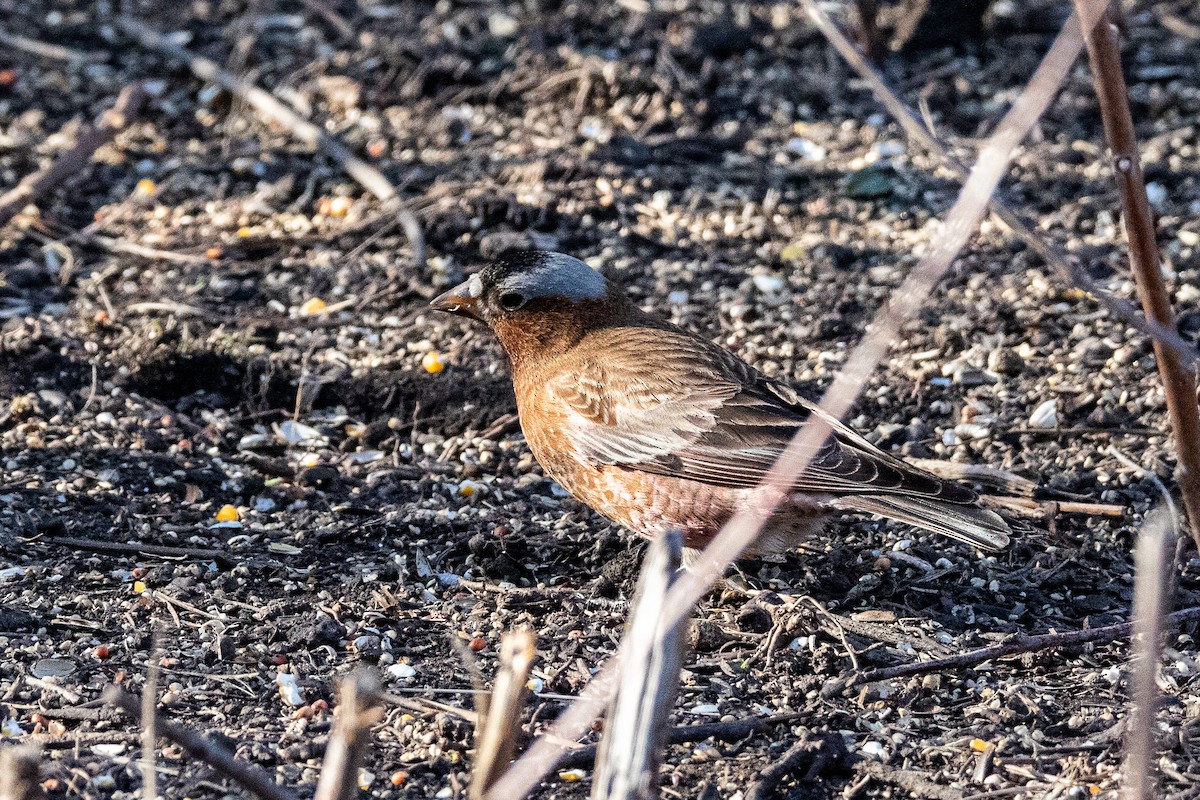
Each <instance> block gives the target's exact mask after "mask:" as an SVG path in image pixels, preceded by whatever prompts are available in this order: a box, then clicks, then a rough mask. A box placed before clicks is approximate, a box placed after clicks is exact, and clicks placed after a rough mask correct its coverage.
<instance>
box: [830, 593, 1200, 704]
mask: <svg viewBox="0 0 1200 800" xmlns="http://www.w3.org/2000/svg"><path fill="white" fill-rule="evenodd" d="M1196 620H1200V607H1198V608H1185V609H1184V610H1182V611H1176V612H1175V613H1174V614H1171V615H1170V616H1168V617H1167V621H1168V622H1170V623H1172V624H1178V623H1181V622H1195V621H1196ZM1131 633H1133V623H1132V622H1120V623H1117V624H1116V625H1105V626H1104V627H1101V628H1086V629H1084V630H1081V631H1066V632H1064V633H1043V634H1038V635H1036V636H1026V635H1024V634H1017V635H1015V636H1012V637H1010V638H1009V639H1007V640H1006V641H1003V642H1001V643H1000V644H994V645H991V646H990V647H980V648H978V649H976V650H968V651H967V652H965V653H958V654H956V655H953V656H946V657H945V658H934V659H930V660H929V661H920V662H917V663H915V664H900V665H899V666H895V667H880V668H879V669H872V670H867V671H866V672H859V673H856V674H853V675H848V676H846V677H845V678H838V679H836V680H832V681H830V682H829V683H827V684H825V685H824V686H823V687H822V688H821V696H822V697H827V698H828V697H834V696H835V695H837V694H839V693H841V692H844V691H846V690H847V689H853V688H854V687H856V686H862V685H864V684H868V683H877V682H879V681H890V680H896V679H898V678H911V677H913V676H914V675H927V674H929V673H930V672H941V671H942V670H960V669H967V668H969V667H975V666H978V665H979V664H982V663H983V662H985V661H992V660H993V659H997V658H1006V657H1008V656H1018V655H1022V654H1024V653H1037V652H1040V651H1042V650H1052V649H1054V648H1058V647H1073V646H1076V645H1081V644H1087V643H1088V642H1113V641H1116V640H1117V639H1121V638H1123V637H1125V636H1129V635H1130V634H1131Z"/></svg>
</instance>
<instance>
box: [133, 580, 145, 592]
mask: <svg viewBox="0 0 1200 800" xmlns="http://www.w3.org/2000/svg"><path fill="white" fill-rule="evenodd" d="M144 591H146V582H145V581H134V582H133V593H134V594H141V593H142V592H144Z"/></svg>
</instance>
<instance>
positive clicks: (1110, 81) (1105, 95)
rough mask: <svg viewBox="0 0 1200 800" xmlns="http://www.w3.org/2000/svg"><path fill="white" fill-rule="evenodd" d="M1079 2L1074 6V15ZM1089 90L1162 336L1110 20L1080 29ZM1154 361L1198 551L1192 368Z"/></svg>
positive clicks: (1146, 302)
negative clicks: (1093, 91)
mask: <svg viewBox="0 0 1200 800" xmlns="http://www.w3.org/2000/svg"><path fill="white" fill-rule="evenodd" d="M1081 2H1083V0H1075V5H1076V7H1077V8H1078V7H1079V5H1080V3H1081ZM1084 32H1085V40H1086V42H1087V51H1088V62H1089V63H1090V64H1091V68H1092V83H1093V84H1094V85H1095V87H1096V96H1097V98H1099V101H1100V116H1101V118H1102V119H1103V120H1104V136H1105V138H1106V139H1107V140H1108V148H1109V150H1110V151H1112V158H1113V174H1114V176H1115V177H1116V181H1117V187H1118V188H1119V189H1120V192H1121V216H1122V217H1123V218H1124V220H1125V234H1126V236H1128V238H1129V266H1130V268H1131V269H1132V270H1133V275H1134V278H1135V281H1134V282H1135V284H1136V285H1137V291H1138V296H1139V297H1140V298H1141V301H1142V308H1143V309H1144V310H1145V312H1146V316H1147V318H1149V319H1152V320H1154V321H1155V322H1157V323H1158V324H1159V325H1161V326H1162V327H1164V328H1168V329H1174V327H1175V314H1174V312H1173V311H1172V310H1171V298H1170V297H1169V296H1168V295H1167V287H1166V284H1164V282H1163V276H1162V269H1161V267H1160V265H1159V257H1158V242H1157V241H1156V240H1155V232H1154V217H1153V216H1152V215H1151V213H1150V201H1149V200H1148V199H1147V197H1146V181H1145V179H1144V178H1143V176H1142V165H1141V163H1140V161H1139V159H1138V148H1137V137H1136V135H1135V133H1134V130H1133V115H1132V113H1131V112H1130V110H1129V90H1128V89H1126V88H1125V76H1124V74H1123V73H1122V71H1121V50H1120V47H1119V46H1118V44H1117V31H1116V28H1115V26H1114V25H1113V24H1112V23H1111V20H1110V19H1109V18H1108V17H1101V18H1100V20H1099V21H1098V22H1097V24H1096V25H1093V26H1091V27H1089V28H1085V29H1084ZM1154 356H1155V360H1156V361H1157V363H1158V372H1159V375H1160V376H1161V377H1162V383H1163V392H1164V393H1165V394H1166V399H1167V413H1168V414H1169V415H1170V418H1171V429H1172V430H1173V431H1174V432H1175V451H1176V456H1177V466H1176V468H1175V480H1176V482H1177V483H1178V484H1179V489H1180V492H1181V493H1182V495H1183V507H1184V510H1185V511H1186V512H1187V518H1188V527H1190V528H1191V530H1192V540H1193V541H1194V542H1195V543H1196V547H1197V548H1200V406H1197V404H1196V381H1195V377H1194V376H1193V373H1192V365H1190V364H1184V362H1183V359H1181V358H1180V357H1179V355H1178V354H1177V353H1176V352H1175V351H1174V350H1172V349H1169V348H1166V347H1163V346H1162V344H1161V343H1160V342H1159V341H1158V340H1155V342H1154Z"/></svg>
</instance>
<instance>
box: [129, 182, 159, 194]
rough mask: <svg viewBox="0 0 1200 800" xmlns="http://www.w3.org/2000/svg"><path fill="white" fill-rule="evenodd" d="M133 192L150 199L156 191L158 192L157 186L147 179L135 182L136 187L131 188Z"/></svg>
mask: <svg viewBox="0 0 1200 800" xmlns="http://www.w3.org/2000/svg"><path fill="white" fill-rule="evenodd" d="M133 191H134V192H136V193H137V194H140V195H141V196H142V197H151V196H152V195H153V194H154V193H155V192H156V191H158V186H156V185H155V184H154V181H152V180H150V179H149V178H142V179H141V180H140V181H138V182H137V186H135V187H133Z"/></svg>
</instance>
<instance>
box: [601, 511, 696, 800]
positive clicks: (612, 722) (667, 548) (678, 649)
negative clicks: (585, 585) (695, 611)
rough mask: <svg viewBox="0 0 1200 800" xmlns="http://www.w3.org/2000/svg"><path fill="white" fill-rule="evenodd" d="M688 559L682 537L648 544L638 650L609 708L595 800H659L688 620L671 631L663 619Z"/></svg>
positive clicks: (633, 634) (634, 631)
mask: <svg viewBox="0 0 1200 800" xmlns="http://www.w3.org/2000/svg"><path fill="white" fill-rule="evenodd" d="M682 558H683V536H682V534H680V533H679V531H668V532H667V533H664V534H663V535H661V536H659V537H658V538H656V539H655V540H654V541H653V542H651V543H650V549H649V551H648V552H647V553H646V558H645V560H644V561H643V562H642V574H641V577H640V578H639V579H638V590H637V598H636V600H635V601H634V606H633V613H632V615H631V616H630V619H629V623H628V625H627V626H626V629H625V635H624V637H623V638H624V639H626V640H628V641H630V642H631V643H632V647H630V648H629V650H628V652H627V654H626V657H625V660H624V661H622V662H621V682H620V684H619V685H618V686H617V692H616V694H615V695H614V696H613V699H612V703H611V704H610V705H609V707H608V722H607V724H606V725H605V727H604V738H603V740H602V741H601V745H600V758H599V762H598V764H597V768H596V777H595V780H593V782H592V799H593V800H621V799H622V798H649V797H656V796H657V795H658V768H659V765H660V764H661V763H662V751H663V747H664V746H665V745H666V738H667V727H668V723H669V722H670V721H671V711H672V709H673V708H674V707H675V697H676V694H677V692H678V691H679V669H680V666H681V664H682V663H683V651H684V647H685V646H686V643H687V631H686V627H687V617H685V618H683V619H682V620H680V621H678V622H675V623H674V624H673V625H671V626H670V627H667V626H666V624H665V619H666V615H665V614H664V611H665V610H666V609H665V607H664V604H665V602H666V599H667V593H668V592H669V591H670V589H671V586H672V585H673V584H674V583H675V580H676V578H677V577H678V575H679V565H680V563H681V561H682Z"/></svg>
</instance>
